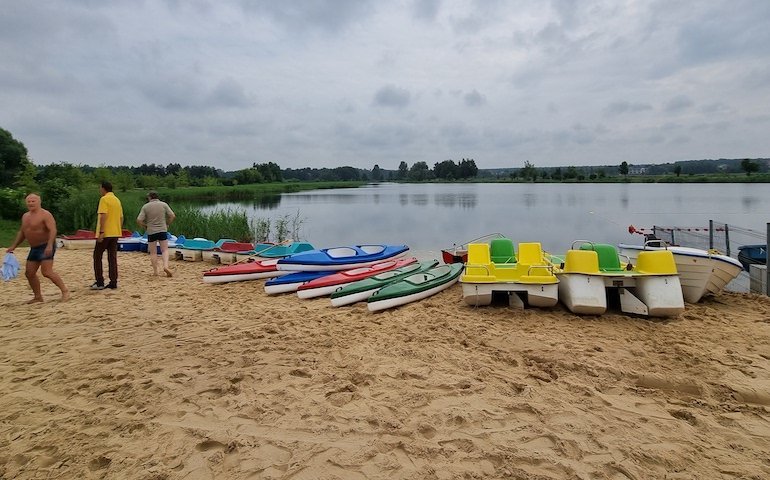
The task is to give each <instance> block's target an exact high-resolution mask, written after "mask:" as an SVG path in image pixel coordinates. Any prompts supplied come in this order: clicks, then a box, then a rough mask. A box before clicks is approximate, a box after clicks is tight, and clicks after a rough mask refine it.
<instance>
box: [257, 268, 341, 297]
mask: <svg viewBox="0 0 770 480" xmlns="http://www.w3.org/2000/svg"><path fill="white" fill-rule="evenodd" d="M279 262H280V260H279ZM333 273H337V272H336V271H317V272H294V273H290V274H288V275H284V276H282V277H276V278H271V279H270V280H268V281H267V282H265V293H267V294H268V295H275V294H278V293H289V292H296V291H297V289H298V288H299V286H300V285H302V284H303V283H305V282H309V281H310V280H315V279H316V278H321V277H325V276H326V275H331V274H333Z"/></svg>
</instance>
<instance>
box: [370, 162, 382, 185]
mask: <svg viewBox="0 0 770 480" xmlns="http://www.w3.org/2000/svg"><path fill="white" fill-rule="evenodd" d="M372 181H373V182H380V181H382V169H380V166H379V165H375V166H374V168H373V169H372Z"/></svg>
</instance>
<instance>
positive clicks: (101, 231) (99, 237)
mask: <svg viewBox="0 0 770 480" xmlns="http://www.w3.org/2000/svg"><path fill="white" fill-rule="evenodd" d="M106 221H107V214H106V213H100V214H99V231H98V232H96V240H97V241H99V242H101V241H102V240H104V222H106Z"/></svg>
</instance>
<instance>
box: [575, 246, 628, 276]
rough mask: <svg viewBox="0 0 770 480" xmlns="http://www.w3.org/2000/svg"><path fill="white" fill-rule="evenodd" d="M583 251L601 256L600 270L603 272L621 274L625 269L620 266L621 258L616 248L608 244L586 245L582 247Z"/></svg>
mask: <svg viewBox="0 0 770 480" xmlns="http://www.w3.org/2000/svg"><path fill="white" fill-rule="evenodd" d="M580 249H581V250H594V251H595V252H596V254H597V255H598V256H599V270H601V271H603V272H620V271H622V270H623V268H622V267H621V266H620V258H619V257H618V251H617V250H615V247H614V246H612V245H608V244H606V243H594V244H590V243H584V244H582V245H581V246H580Z"/></svg>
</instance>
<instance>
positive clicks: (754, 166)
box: [741, 158, 759, 177]
mask: <svg viewBox="0 0 770 480" xmlns="http://www.w3.org/2000/svg"><path fill="white" fill-rule="evenodd" d="M741 169H742V170H743V171H744V172H746V176H747V177H749V176H751V174H752V173H753V172H757V171H759V164H758V163H756V162H752V161H751V159H748V158H744V159H743V160H741Z"/></svg>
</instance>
